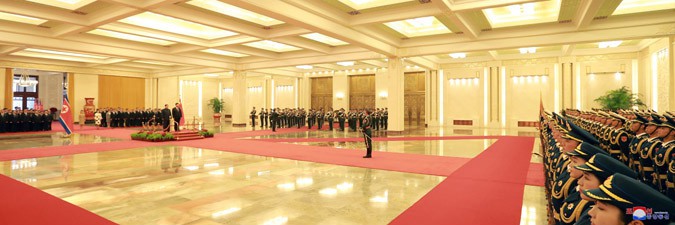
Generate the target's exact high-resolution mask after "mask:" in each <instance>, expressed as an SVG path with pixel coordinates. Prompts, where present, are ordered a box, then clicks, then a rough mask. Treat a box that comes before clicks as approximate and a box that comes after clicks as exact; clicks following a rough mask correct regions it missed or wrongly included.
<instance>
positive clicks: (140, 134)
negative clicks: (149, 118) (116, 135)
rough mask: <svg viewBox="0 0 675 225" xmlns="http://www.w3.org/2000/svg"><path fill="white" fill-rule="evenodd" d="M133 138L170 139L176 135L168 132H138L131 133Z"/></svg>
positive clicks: (147, 139)
mask: <svg viewBox="0 0 675 225" xmlns="http://www.w3.org/2000/svg"><path fill="white" fill-rule="evenodd" d="M131 139H132V140H141V141H170V140H173V139H174V136H173V134H171V133H167V132H155V133H153V132H138V133H133V134H131Z"/></svg>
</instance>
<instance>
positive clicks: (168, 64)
mask: <svg viewBox="0 0 675 225" xmlns="http://www.w3.org/2000/svg"><path fill="white" fill-rule="evenodd" d="M133 62H137V63H145V64H152V65H160V66H175V65H176V64H175V63H167V62H159V61H150V60H134V61H133Z"/></svg>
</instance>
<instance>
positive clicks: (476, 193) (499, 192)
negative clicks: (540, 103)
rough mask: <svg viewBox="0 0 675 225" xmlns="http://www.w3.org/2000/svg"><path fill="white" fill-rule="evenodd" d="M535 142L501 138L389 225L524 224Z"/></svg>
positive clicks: (522, 138) (529, 139) (525, 139)
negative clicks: (525, 201)
mask: <svg viewBox="0 0 675 225" xmlns="http://www.w3.org/2000/svg"><path fill="white" fill-rule="evenodd" d="M533 144H534V139H533V138H524V137H504V138H501V139H500V140H499V141H497V142H496V143H494V144H492V146H490V147H489V148H488V149H487V150H485V151H484V152H483V153H481V154H480V155H478V156H477V157H476V158H474V159H473V160H471V161H469V162H468V163H466V164H465V165H464V166H462V167H461V168H459V169H458V170H457V171H455V172H454V173H453V174H451V175H450V176H449V177H448V178H446V179H445V180H444V181H443V182H441V183H440V184H439V185H438V186H436V188H434V189H433V190H431V191H430V192H429V193H427V195H425V196H424V197H423V198H422V199H420V200H419V201H418V202H416V203H415V204H414V205H413V206H412V207H410V208H408V210H406V211H405V212H403V213H402V214H401V215H399V216H398V217H396V219H394V221H392V222H391V223H390V224H395V225H398V224H456V225H458V224H470V225H479V224H489V225H493V224H510V225H516V224H519V223H520V214H521V206H522V201H523V189H524V184H525V179H526V176H527V171H528V167H529V161H530V158H531V156H530V154H531V152H532V147H533Z"/></svg>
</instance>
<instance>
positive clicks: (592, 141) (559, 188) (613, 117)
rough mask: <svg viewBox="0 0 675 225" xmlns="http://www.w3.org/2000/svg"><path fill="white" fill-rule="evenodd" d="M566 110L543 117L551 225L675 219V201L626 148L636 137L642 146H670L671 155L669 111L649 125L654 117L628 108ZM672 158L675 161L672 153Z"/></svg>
mask: <svg viewBox="0 0 675 225" xmlns="http://www.w3.org/2000/svg"><path fill="white" fill-rule="evenodd" d="M563 114H564V115H565V116H563V115H560V114H557V113H553V114H549V113H542V117H541V118H540V122H541V127H540V132H541V133H540V134H541V136H540V137H541V140H542V142H541V143H542V154H543V163H544V169H545V178H546V182H545V189H546V198H547V200H548V216H549V224H591V220H592V222H593V224H629V223H630V224H639V223H636V222H635V221H639V222H641V223H642V224H668V223H669V222H673V219H674V218H675V217H673V216H675V214H673V213H675V202H674V201H673V199H670V198H669V197H668V196H667V193H668V189H667V188H666V189H663V190H662V189H658V188H655V187H657V185H656V184H657V183H654V182H652V180H648V179H645V176H648V175H646V174H645V173H644V172H645V171H641V170H639V169H638V170H636V169H635V168H633V167H631V165H633V164H631V163H632V161H631V160H630V158H631V157H632V155H631V154H630V150H627V151H624V150H623V149H621V146H628V149H630V146H631V143H632V142H634V141H635V140H634V139H636V138H637V139H639V140H640V141H638V142H640V143H641V144H642V142H641V141H642V140H643V138H645V139H648V141H650V142H651V141H655V142H656V141H658V142H661V143H662V144H661V146H665V148H666V149H671V150H670V151H664V152H661V153H662V154H665V153H666V152H669V153H670V154H672V153H673V151H672V148H673V147H672V145H673V144H672V143H673V140H675V120H672V118H670V120H669V119H668V118H669V117H671V116H670V115H668V117H666V115H664V118H663V119H664V120H660V119H659V120H654V121H653V122H651V123H652V125H647V123H649V121H650V120H646V119H645V118H644V117H643V116H642V115H639V114H636V113H634V112H629V111H621V112H619V113H614V112H596V111H590V112H582V111H579V110H565V111H564V113H563ZM599 117H602V119H601V118H599ZM650 117H651V116H650ZM642 119H645V120H642ZM601 124H602V125H601ZM636 124H637V125H636ZM643 125H644V126H643ZM634 126H639V127H642V128H641V129H642V130H644V129H645V128H647V127H649V126H654V127H649V129H648V130H650V131H651V130H652V129H654V130H660V131H659V134H663V133H666V134H664V135H660V137H661V138H658V137H657V136H659V135H656V136H653V137H652V138H646V136H644V135H642V133H641V132H640V131H641V129H631V128H633V127H634ZM661 127H667V128H668V129H662V128H661ZM589 131H590V132H589ZM638 136H639V137H638ZM651 149H652V150H655V148H651ZM659 149H660V148H659ZM648 150H649V148H648ZM659 151H660V150H657V152H659ZM647 157H648V156H647ZM669 158H670V159H669V160H671V162H670V165H673V163H672V158H673V156H669ZM641 165H642V164H641ZM644 168H646V167H643V169H644ZM671 197H672V196H671Z"/></svg>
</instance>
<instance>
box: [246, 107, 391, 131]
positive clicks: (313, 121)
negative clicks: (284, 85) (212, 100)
mask: <svg viewBox="0 0 675 225" xmlns="http://www.w3.org/2000/svg"><path fill="white" fill-rule="evenodd" d="M371 111H372V113H371V115H370V117H371V119H372V121H371V122H372V128H373V129H375V130H380V128H383V129H385V130H386V129H387V127H388V120H389V112H388V111H387V108H382V109H379V108H378V109H376V110H374V111H373V110H371ZM366 116H367V114H366V110H365V109H352V110H350V111H349V112H346V111H345V109H342V108H341V109H340V110H333V109H332V108H331V109H329V110H326V111H324V110H323V109H317V110H315V109H310V110H309V111H306V110H305V109H304V108H297V109H289V108H285V109H279V108H276V109H271V110H270V111H269V112H268V111H267V110H265V108H262V109H261V111H260V112H257V111H256V109H255V107H253V110H251V112H250V114H249V117H250V119H251V125H252V126H253V127H256V119H259V121H260V128H272V129H273V130H276V128H280V127H285V128H290V127H297V128H301V127H305V126H306V127H308V129H312V127H314V126H315V125H316V126H317V129H319V130H321V129H322V128H323V126H324V125H325V124H326V123H328V130H333V124H334V122H335V121H337V122H338V124H339V131H344V130H345V122H346V123H347V126H349V128H350V129H351V130H352V131H356V130H357V127H362V124H363V120H364V118H365V117H366Z"/></svg>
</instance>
